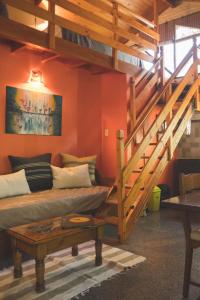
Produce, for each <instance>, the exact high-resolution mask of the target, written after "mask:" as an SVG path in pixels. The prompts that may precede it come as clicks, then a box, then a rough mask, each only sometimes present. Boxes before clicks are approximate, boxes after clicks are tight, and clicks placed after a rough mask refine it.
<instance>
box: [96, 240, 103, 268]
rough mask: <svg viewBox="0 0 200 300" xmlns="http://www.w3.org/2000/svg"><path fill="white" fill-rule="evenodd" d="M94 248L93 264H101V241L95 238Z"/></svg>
mask: <svg viewBox="0 0 200 300" xmlns="http://www.w3.org/2000/svg"><path fill="white" fill-rule="evenodd" d="M95 250H96V258H95V265H96V266H101V265H102V241H101V240H99V239H96V241H95Z"/></svg>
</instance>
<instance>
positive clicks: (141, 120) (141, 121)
mask: <svg viewBox="0 0 200 300" xmlns="http://www.w3.org/2000/svg"><path fill="white" fill-rule="evenodd" d="M193 50H194V46H192V48H191V49H190V50H189V52H188V53H187V55H186V56H185V57H184V59H183V60H182V61H181V63H180V64H179V66H178V67H177V68H176V70H175V71H174V73H173V74H172V76H171V77H170V78H169V79H168V81H167V82H166V84H165V85H164V86H163V87H162V88H161V91H160V92H159V94H158V95H157V96H156V97H155V99H154V101H153V103H152V104H151V106H150V108H149V110H148V111H145V112H143V113H142V114H141V115H140V116H139V118H138V122H137V124H136V126H135V129H134V131H133V133H132V134H131V136H130V137H128V139H127V141H126V142H125V149H127V148H128V146H129V145H130V143H131V142H132V141H133V140H134V139H135V136H136V134H137V132H138V130H139V129H140V128H141V127H142V126H143V124H144V122H145V120H146V119H147V117H148V116H149V114H150V113H151V112H152V109H153V108H154V107H155V105H156V104H157V103H158V101H159V100H160V98H161V97H162V96H163V95H164V94H165V92H166V91H167V90H168V88H169V87H170V85H171V83H172V82H173V80H174V79H175V78H176V76H177V75H178V74H179V73H180V71H181V70H182V69H183V67H184V66H185V64H186V63H187V62H188V60H189V59H190V57H191V56H192V54H193Z"/></svg>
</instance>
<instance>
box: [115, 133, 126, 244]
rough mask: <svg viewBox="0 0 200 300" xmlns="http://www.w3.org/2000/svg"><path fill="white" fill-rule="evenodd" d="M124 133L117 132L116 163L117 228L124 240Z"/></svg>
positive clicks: (121, 238)
mask: <svg viewBox="0 0 200 300" xmlns="http://www.w3.org/2000/svg"><path fill="white" fill-rule="evenodd" d="M124 154H125V149H124V131H123V130H121V129H120V130H118V131H117V163H118V187H117V190H118V228H119V238H120V240H121V241H122V240H124V239H125V236H126V230H125V220H124V208H123V201H124V198H125V183H124V178H123V172H122V171H123V168H124V165H125V161H124V159H125V158H124V156H125V155H124Z"/></svg>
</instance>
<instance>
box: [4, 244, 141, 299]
mask: <svg viewBox="0 0 200 300" xmlns="http://www.w3.org/2000/svg"><path fill="white" fill-rule="evenodd" d="M102 254H103V264H102V265H101V266H99V267H95V265H94V257H95V251H94V242H88V243H84V244H81V245H80V246H79V255H78V256H76V257H72V256H71V249H66V250H62V251H59V252H56V253H54V254H52V255H49V256H48V257H47V259H46V263H45V269H46V273H45V282H46V291H45V292H43V293H41V294H37V293H36V292H35V289H34V288H35V286H34V284H35V265H34V261H33V260H31V261H28V262H25V263H23V278H20V279H13V268H9V269H6V270H3V271H1V272H0V299H1V300H27V299H28V300H33V299H37V300H50V299H52V300H67V299H71V298H73V297H76V296H78V295H84V294H86V293H87V292H88V291H89V289H90V288H92V287H94V286H98V285H100V284H101V282H103V281H104V280H107V279H109V278H111V277H113V276H115V275H117V274H119V273H120V272H123V271H125V270H127V269H129V268H132V267H134V266H135V265H137V264H139V263H141V262H143V261H144V260H145V258H144V257H142V256H138V255H135V254H133V253H131V252H128V251H124V250H121V249H119V248H114V247H111V246H108V245H103V253H102Z"/></svg>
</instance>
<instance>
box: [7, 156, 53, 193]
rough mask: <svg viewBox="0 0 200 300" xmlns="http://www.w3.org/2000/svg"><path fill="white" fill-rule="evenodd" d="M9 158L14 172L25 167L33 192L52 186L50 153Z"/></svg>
mask: <svg viewBox="0 0 200 300" xmlns="http://www.w3.org/2000/svg"><path fill="white" fill-rule="evenodd" d="M9 159H10V162H11V166H12V170H13V171H14V172H16V171H19V170H22V169H25V173H26V178H27V181H28V184H29V187H30V190H31V191H32V192H36V191H41V190H47V189H51V188H52V185H53V178H52V171H51V165H50V164H51V154H50V153H46V154H43V155H39V156H34V157H18V156H9Z"/></svg>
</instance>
